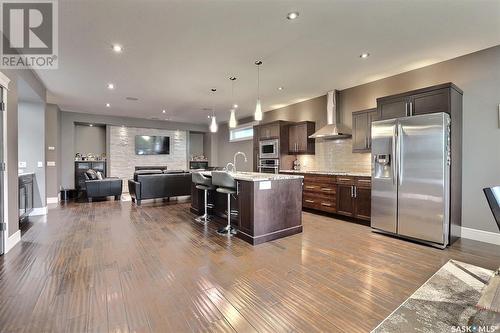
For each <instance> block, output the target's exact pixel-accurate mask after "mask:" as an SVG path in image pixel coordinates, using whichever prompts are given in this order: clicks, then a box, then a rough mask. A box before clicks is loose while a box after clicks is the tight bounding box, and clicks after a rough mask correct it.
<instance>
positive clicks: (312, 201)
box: [304, 199, 314, 203]
mask: <svg viewBox="0 0 500 333" xmlns="http://www.w3.org/2000/svg"><path fill="white" fill-rule="evenodd" d="M304 201H305V202H308V203H314V200H307V199H306V200H304Z"/></svg>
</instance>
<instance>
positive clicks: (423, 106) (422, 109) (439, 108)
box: [410, 88, 450, 116]
mask: <svg viewBox="0 0 500 333" xmlns="http://www.w3.org/2000/svg"><path fill="white" fill-rule="evenodd" d="M410 103H411V107H412V110H411V112H412V114H411V115H412V116H416V115H419V114H426V113H435V112H448V113H450V89H448V88H445V89H437V90H432V91H428V92H424V93H421V94H416V95H413V96H411V99H410Z"/></svg>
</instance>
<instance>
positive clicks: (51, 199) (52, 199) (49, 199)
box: [47, 197, 59, 204]
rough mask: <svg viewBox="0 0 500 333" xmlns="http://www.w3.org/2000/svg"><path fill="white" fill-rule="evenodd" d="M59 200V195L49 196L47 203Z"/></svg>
mask: <svg viewBox="0 0 500 333" xmlns="http://www.w3.org/2000/svg"><path fill="white" fill-rule="evenodd" d="M58 202H59V198H58V197H49V198H47V203H48V204H54V203H58Z"/></svg>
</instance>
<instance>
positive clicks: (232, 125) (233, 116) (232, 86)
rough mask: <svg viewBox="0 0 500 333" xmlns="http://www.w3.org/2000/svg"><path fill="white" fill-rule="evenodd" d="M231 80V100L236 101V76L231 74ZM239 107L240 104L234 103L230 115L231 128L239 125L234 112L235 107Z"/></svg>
mask: <svg viewBox="0 0 500 333" xmlns="http://www.w3.org/2000/svg"><path fill="white" fill-rule="evenodd" d="M229 80H231V102H233V103H234V81H236V77H235V76H231V77H230V78H229ZM237 107H238V104H236V103H234V104H233V107H232V108H231V114H230V116H229V128H235V127H236V126H237V125H238V123H237V122H236V115H235V114H234V113H235V108H237Z"/></svg>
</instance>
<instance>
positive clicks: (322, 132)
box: [309, 90, 351, 140]
mask: <svg viewBox="0 0 500 333" xmlns="http://www.w3.org/2000/svg"><path fill="white" fill-rule="evenodd" d="M337 95H338V91H337V90H333V91H329V92H328V94H327V95H326V96H327V102H326V122H327V125H326V126H324V127H322V128H320V129H319V130H318V131H316V132H315V133H314V134H313V135H310V136H309V138H311V139H328V140H335V139H347V138H350V137H351V129H349V128H347V127H345V126H343V125H342V124H339V123H337Z"/></svg>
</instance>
